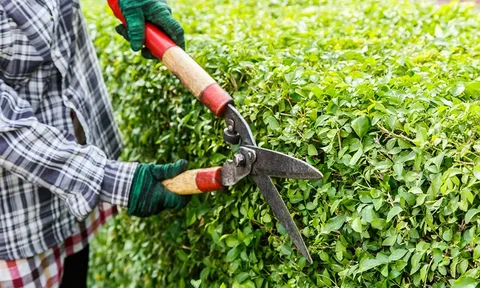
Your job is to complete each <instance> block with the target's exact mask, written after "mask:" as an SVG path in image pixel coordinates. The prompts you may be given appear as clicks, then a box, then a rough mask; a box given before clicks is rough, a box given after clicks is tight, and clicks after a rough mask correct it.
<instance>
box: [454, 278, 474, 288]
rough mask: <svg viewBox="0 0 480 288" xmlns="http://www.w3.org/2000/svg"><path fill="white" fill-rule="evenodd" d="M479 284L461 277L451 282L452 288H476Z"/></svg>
mask: <svg viewBox="0 0 480 288" xmlns="http://www.w3.org/2000/svg"><path fill="white" fill-rule="evenodd" d="M479 283H480V281H479V280H477V279H475V278H472V277H468V276H465V275H463V276H461V277H460V278H458V279H457V280H455V281H454V282H453V285H452V288H476V287H477V285H478V284H479Z"/></svg>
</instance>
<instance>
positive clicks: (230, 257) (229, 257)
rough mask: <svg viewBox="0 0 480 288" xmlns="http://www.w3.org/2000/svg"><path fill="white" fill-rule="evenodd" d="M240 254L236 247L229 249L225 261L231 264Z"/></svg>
mask: <svg viewBox="0 0 480 288" xmlns="http://www.w3.org/2000/svg"><path fill="white" fill-rule="evenodd" d="M241 252H242V251H241V250H240V248H239V247H238V246H237V247H235V248H232V249H230V251H228V253H227V257H226V260H227V261H228V262H232V261H233V260H235V259H237V258H238V256H239V255H240V253H241Z"/></svg>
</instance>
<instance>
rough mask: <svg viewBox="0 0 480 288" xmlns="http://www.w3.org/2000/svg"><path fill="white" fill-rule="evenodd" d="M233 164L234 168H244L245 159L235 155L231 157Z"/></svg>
mask: <svg viewBox="0 0 480 288" xmlns="http://www.w3.org/2000/svg"><path fill="white" fill-rule="evenodd" d="M233 164H235V166H237V167H238V166H245V157H244V156H243V155H242V154H235V156H234V157H233Z"/></svg>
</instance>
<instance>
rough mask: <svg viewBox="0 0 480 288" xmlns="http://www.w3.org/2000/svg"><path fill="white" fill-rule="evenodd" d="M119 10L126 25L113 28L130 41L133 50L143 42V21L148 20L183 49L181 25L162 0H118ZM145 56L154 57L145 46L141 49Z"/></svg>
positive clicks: (137, 48)
mask: <svg viewBox="0 0 480 288" xmlns="http://www.w3.org/2000/svg"><path fill="white" fill-rule="evenodd" d="M118 3H119V5H120V10H121V11H122V14H123V16H124V17H125V22H126V24H127V27H126V28H125V27H124V26H123V25H119V26H117V27H115V30H116V31H117V32H118V33H119V34H120V35H122V36H123V37H124V38H125V39H127V40H128V41H130V46H131V48H132V50H133V51H138V50H140V49H141V48H142V46H143V44H144V43H145V21H149V22H151V23H152V24H154V25H155V26H157V27H158V28H160V29H161V30H162V31H163V32H165V34H167V35H168V36H169V37H170V38H171V39H172V40H173V42H175V43H176V44H177V45H178V46H180V47H181V48H182V49H184V50H185V38H184V32H183V28H182V26H180V24H179V23H178V22H177V21H175V19H173V17H172V10H171V9H170V7H169V6H168V5H167V3H166V2H165V1H163V0H119V1H118ZM142 55H143V56H144V57H146V58H154V56H153V55H152V54H151V53H150V51H149V50H148V49H146V48H144V49H143V50H142Z"/></svg>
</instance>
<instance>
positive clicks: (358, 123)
mask: <svg viewBox="0 0 480 288" xmlns="http://www.w3.org/2000/svg"><path fill="white" fill-rule="evenodd" d="M352 128H353V130H354V131H355V133H356V134H357V135H358V137H360V138H363V136H365V134H366V133H367V132H368V130H369V129H370V118H368V117H367V116H365V115H362V116H360V117H358V118H355V119H354V120H353V121H352Z"/></svg>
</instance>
